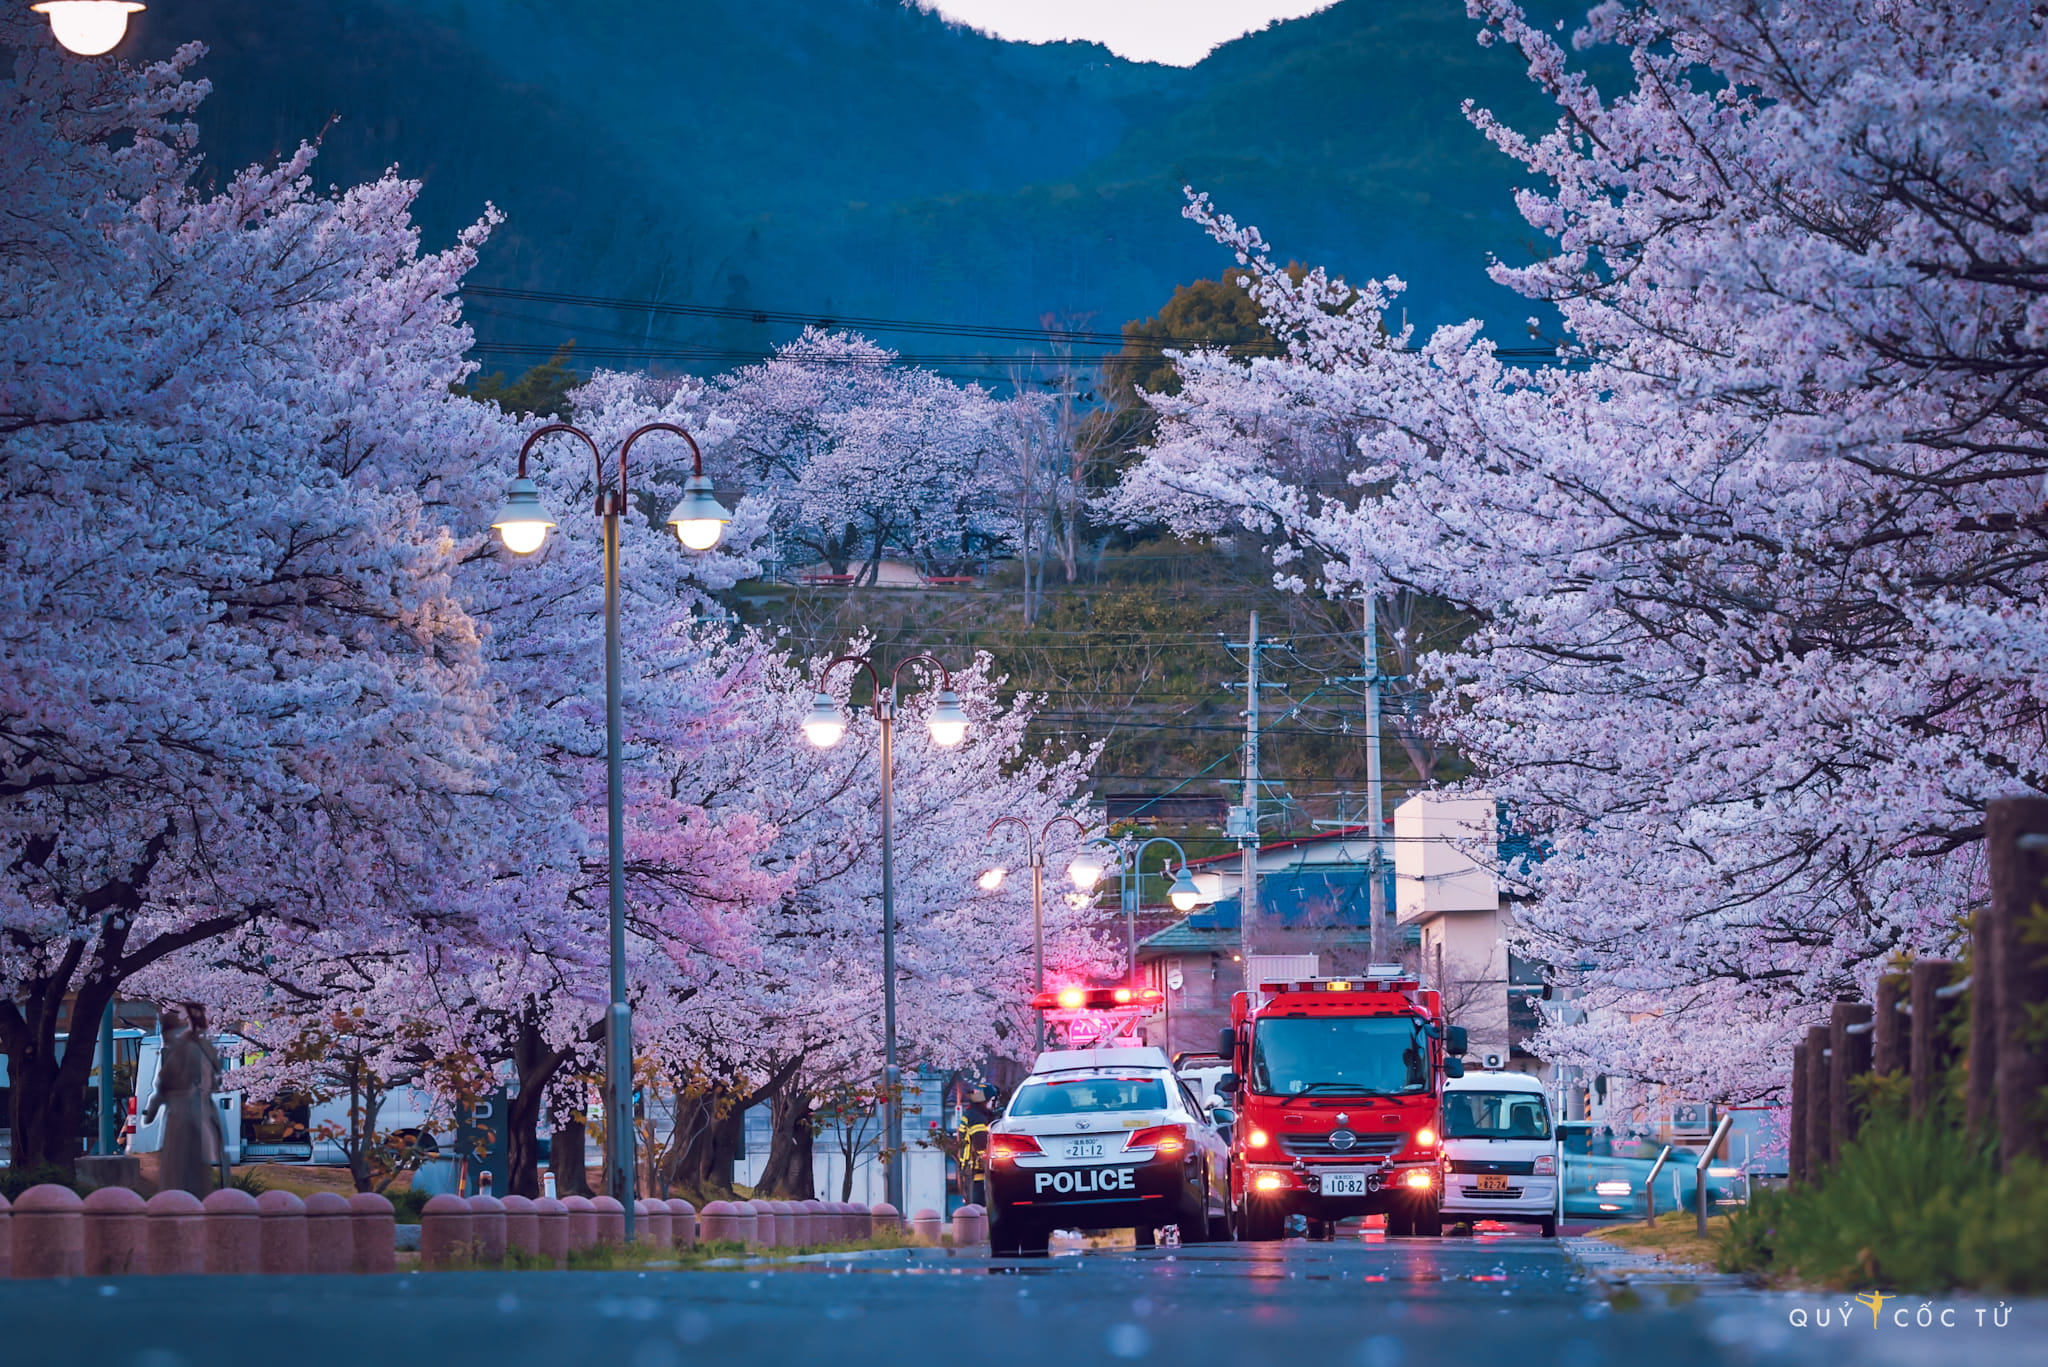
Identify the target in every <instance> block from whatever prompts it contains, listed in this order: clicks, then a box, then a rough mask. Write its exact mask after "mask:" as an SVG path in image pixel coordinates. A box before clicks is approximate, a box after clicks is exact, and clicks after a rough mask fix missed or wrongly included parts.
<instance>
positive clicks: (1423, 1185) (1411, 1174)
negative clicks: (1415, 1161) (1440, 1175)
mask: <svg viewBox="0 0 2048 1367" xmlns="http://www.w3.org/2000/svg"><path fill="white" fill-rule="evenodd" d="M1401 1180H1402V1182H1403V1183H1405V1184H1406V1185H1407V1186H1408V1187H1409V1188H1410V1189H1412V1190H1414V1191H1427V1190H1429V1169H1428V1168H1410V1169H1409V1170H1408V1175H1407V1176H1406V1177H1404V1178H1402V1179H1401Z"/></svg>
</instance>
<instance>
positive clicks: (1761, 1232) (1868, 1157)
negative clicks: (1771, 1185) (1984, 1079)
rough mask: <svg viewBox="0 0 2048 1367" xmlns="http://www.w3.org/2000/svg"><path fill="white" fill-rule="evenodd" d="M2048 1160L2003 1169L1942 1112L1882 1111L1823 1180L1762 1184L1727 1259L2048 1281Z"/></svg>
mask: <svg viewBox="0 0 2048 1367" xmlns="http://www.w3.org/2000/svg"><path fill="white" fill-rule="evenodd" d="M2044 1228H2048V1168H2044V1167H2043V1166H2042V1165H2041V1164H2039V1163H2037V1162H2033V1161H2027V1160H2023V1161H2021V1162H2018V1163H2015V1164H2014V1165H2013V1166H2012V1167H2011V1168H2009V1169H2007V1170H2005V1171H2003V1172H2001V1171H2000V1170H1999V1168H1998V1165H1997V1163H1996V1162H1995V1161H1994V1160H1993V1157H1992V1154H1991V1152H1990V1150H1989V1149H1988V1148H1987V1147H1985V1146H1984V1145H1980V1144H1972V1143H1970V1142H1969V1141H1968V1140H1966V1139H1965V1138H1964V1137H1963V1136H1962V1135H1961V1134H1960V1133H1959V1132H1957V1131H1956V1130H1955V1129H1953V1128H1952V1127H1950V1126H1948V1125H1945V1124H1942V1123H1939V1122H1935V1121H1925V1120H1923V1121H1901V1120H1897V1119H1893V1118H1890V1117H1880V1118H1878V1119H1876V1120H1873V1121H1872V1122H1871V1123H1870V1124H1869V1125H1868V1126H1866V1127H1865V1129H1864V1130H1863V1133H1862V1134H1861V1135H1859V1136H1858V1138H1857V1139H1856V1140H1855V1141H1854V1142H1853V1143H1850V1144H1848V1145H1847V1146H1845V1147H1844V1149H1843V1151H1842V1155H1841V1157H1840V1158H1839V1159H1838V1160H1837V1161H1836V1162H1835V1163H1834V1165H1833V1166H1832V1167H1830V1168H1829V1169H1828V1170H1827V1171H1826V1172H1825V1173H1824V1174H1823V1175H1822V1176H1821V1177H1820V1179H1819V1180H1818V1181H1815V1182H1810V1183H1807V1184H1806V1185H1804V1186H1798V1187H1791V1188H1788V1189H1786V1190H1782V1191H1759V1192H1757V1193H1756V1194H1755V1197H1754V1199H1753V1201H1752V1203H1751V1204H1750V1206H1749V1207H1748V1208H1747V1209H1745V1210H1742V1211H1740V1212H1738V1213H1737V1214H1736V1215H1735V1217H1734V1218H1733V1219H1732V1220H1731V1221H1730V1222H1729V1225H1728V1228H1727V1230H1726V1232H1725V1233H1724V1235H1723V1237H1722V1239H1721V1243H1720V1247H1719V1249H1718V1259H1717V1261H1718V1265H1719V1266H1720V1267H1721V1268H1722V1270H1724V1271H1729V1272H1756V1273H1761V1274H1763V1275H1765V1276H1767V1277H1770V1278H1772V1279H1774V1280H1778V1281H1781V1282H1785V1283H1792V1284H1804V1285H1818V1286H1826V1287H1833V1288H1841V1289H1852V1288H1863V1287H1876V1288H1881V1289H1884V1290H1897V1291H1901V1292H1908V1293H1927V1292H1939V1291H1950V1290H1956V1289H1961V1288H1969V1289H1973V1290H1984V1291H2011V1292H2019V1293H2022V1294H2027V1293H2040V1292H2043V1291H2048V1239H2043V1237H2042V1234H2041V1231H2042V1230H2043V1229H2044Z"/></svg>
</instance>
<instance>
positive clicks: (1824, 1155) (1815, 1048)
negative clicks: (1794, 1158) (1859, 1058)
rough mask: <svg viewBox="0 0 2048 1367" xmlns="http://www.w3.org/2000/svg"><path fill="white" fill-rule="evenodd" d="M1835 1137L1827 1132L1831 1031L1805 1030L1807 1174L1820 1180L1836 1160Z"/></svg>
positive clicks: (1816, 1028)
mask: <svg viewBox="0 0 2048 1367" xmlns="http://www.w3.org/2000/svg"><path fill="white" fill-rule="evenodd" d="M1834 1156H1835V1149H1834V1143H1833V1136H1832V1135H1831V1134H1830V1133H1829V1131H1828V1028H1827V1027H1826V1026H1825V1025H1813V1026H1808V1027H1807V1030H1806V1171H1807V1175H1808V1176H1810V1177H1819V1176H1820V1175H1821V1173H1823V1172H1824V1171H1826V1170H1827V1166H1828V1164H1829V1163H1830V1162H1832V1161H1833V1160H1834Z"/></svg>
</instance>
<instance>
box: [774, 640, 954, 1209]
mask: <svg viewBox="0 0 2048 1367" xmlns="http://www.w3.org/2000/svg"><path fill="white" fill-rule="evenodd" d="M918 663H924V664H928V665H930V666H931V667H932V668H933V669H936V670H938V671H939V696H938V698H937V700H936V701H934V702H933V704H932V714H931V716H930V717H929V718H928V719H927V722H926V724H927V725H928V726H929V727H930V729H931V735H932V744H934V745H941V746H945V747H947V748H948V749H950V748H952V747H953V746H955V745H958V744H960V742H961V741H963V740H966V739H967V714H966V713H965V712H963V711H962V710H961V709H960V699H959V697H958V696H957V695H956V694H955V693H954V692H953V676H952V675H951V674H949V673H947V672H946V667H945V666H944V665H942V664H940V663H939V662H938V661H937V660H936V659H933V658H932V657H931V656H929V655H913V656H911V657H910V658H909V659H907V660H904V661H902V662H901V663H899V664H898V665H897V666H896V668H895V670H894V671H893V672H892V673H891V674H890V675H889V691H888V693H887V694H884V693H883V692H882V676H881V674H880V673H878V672H877V671H876V669H875V666H874V662H873V661H871V660H867V659H864V658H863V657H861V656H859V655H841V656H840V657H839V658H838V659H836V660H834V661H832V662H831V663H830V664H828V665H826V666H825V671H824V673H822V674H820V675H819V676H818V696H817V697H816V698H815V699H813V700H812V703H811V712H810V715H809V716H807V717H805V718H804V722H803V730H804V736H805V738H806V739H808V740H809V741H810V742H811V744H813V745H815V746H817V747H818V748H819V749H820V750H829V749H831V748H832V747H833V746H835V745H837V744H839V742H840V741H841V740H842V739H844V738H845V736H846V714H845V713H844V712H843V711H842V710H841V709H840V706H839V704H838V703H836V702H834V701H833V700H832V695H831V694H830V693H828V692H826V691H825V684H826V682H827V681H828V680H829V679H830V678H831V675H832V671H833V670H835V669H837V668H838V667H839V666H840V665H843V664H852V665H858V666H859V667H860V668H862V669H864V670H866V671H867V675H868V682H869V683H870V684H871V685H873V688H874V697H875V703H874V711H875V720H876V721H877V722H879V723H881V727H882V754H881V763H882V1082H883V1087H882V1133H883V1142H884V1144H885V1145H886V1154H885V1157H884V1160H883V1165H882V1173H883V1179H882V1180H883V1184H884V1187H885V1190H886V1196H887V1200H888V1202H889V1204H890V1205H892V1206H894V1207H896V1209H898V1210H902V1209H903V1166H902V1154H903V1105H902V1101H901V1098H899V1097H898V1095H897V1091H898V1085H899V1083H900V1082H901V1080H902V1077H901V1073H900V1072H899V1070H898V1069H897V1067H896V829H895V824H896V739H895V737H896V704H897V691H898V688H899V687H900V685H901V684H902V681H903V671H904V669H905V668H907V667H908V666H910V665H913V664H918Z"/></svg>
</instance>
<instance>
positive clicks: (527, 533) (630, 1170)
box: [491, 422, 732, 1242]
mask: <svg viewBox="0 0 2048 1367" xmlns="http://www.w3.org/2000/svg"><path fill="white" fill-rule="evenodd" d="M651 432H666V433H669V434H671V435H673V436H678V437H681V438H682V439H683V440H684V441H686V442H688V443H689V444H690V458H691V461H692V469H693V471H694V473H693V474H692V475H691V476H690V478H689V479H688V480H687V481H685V482H684V484H683V498H682V502H680V503H678V504H677V505H676V507H675V510H674V511H673V512H671V513H670V514H669V515H668V524H669V526H671V527H673V528H675V532H676V538H677V539H678V540H679V541H681V542H682V543H683V545H685V546H686V547H688V548H689V549H691V550H693V551H708V550H710V549H711V548H712V547H713V546H715V545H717V544H718V538H719V537H720V536H721V535H723V533H724V530H725V524H726V523H728V522H730V521H732V514H731V513H729V512H727V511H726V510H725V509H724V508H723V507H722V506H720V504H719V502H718V500H717V499H716V498H714V497H712V494H711V480H710V478H709V477H708V476H707V475H705V473H704V453H703V452H702V451H701V450H699V449H698V446H697V439H696V438H695V437H693V436H691V435H690V434H689V433H688V432H686V431H684V430H683V429H682V428H680V427H678V426H676V425H675V424H674V423H668V422H650V423H648V424H647V425H646V426H644V427H637V428H635V429H633V431H632V432H631V433H629V434H628V435H627V437H626V439H625V441H623V442H621V443H620V444H619V482H618V487H617V488H615V489H613V488H607V487H606V486H605V474H604V465H605V461H604V452H603V451H602V450H600V449H599V447H598V444H597V441H596V440H595V439H594V438H593V437H592V436H591V435H590V434H589V433H588V432H585V431H584V430H583V429H582V428H580V427H576V426H573V425H571V424H569V423H566V422H551V423H549V424H547V425H546V426H544V427H542V428H540V429H538V430H537V431H535V432H534V434H533V435H532V436H530V437H528V438H527V439H526V441H525V443H524V444H522V445H521V446H520V448H519V473H518V475H517V476H516V477H514V479H513V481H512V484H511V487H510V488H508V489H507V490H506V491H505V503H504V506H503V507H501V508H499V510H498V515H497V516H496V517H495V518H493V519H492V520H491V526H492V527H494V528H496V529H497V532H498V535H499V536H500V537H502V538H503V539H504V542H505V549H507V550H509V551H511V552H513V553H514V554H515V555H531V554H532V553H533V552H535V551H537V550H539V549H540V548H541V543H542V542H544V541H546V540H547V535H548V528H550V527H552V526H554V525H555V522H554V519H553V518H551V517H549V516H548V512H547V509H546V508H545V507H544V506H542V504H541V501H540V490H539V489H538V488H537V487H535V485H534V482H533V480H532V479H530V478H529V477H528V476H527V473H526V458H527V456H528V455H529V454H530V453H531V452H532V450H533V448H534V447H535V446H537V445H538V444H539V443H540V441H541V439H542V438H544V437H549V436H554V435H556V434H558V433H559V434H561V435H563V436H571V437H575V438H576V439H577V440H579V441H581V442H582V443H583V444H584V445H585V446H587V447H589V448H590V454H591V456H592V457H593V458H594V459H595V460H596V461H597V510H596V511H597V515H598V517H599V519H600V520H601V521H602V522H603V524H604V731H605V750H604V771H605V797H606V804H605V838H606V844H607V845H608V847H609V849H608V853H609V855H610V861H611V862H610V876H609V879H608V881H609V883H610V885H611V997H612V1000H611V1009H610V1010H609V1011H608V1012H607V1013H606V1017H605V1083H606V1091H607V1093H608V1095H607V1096H606V1098H605V1119H606V1122H607V1123H606V1125H605V1127H604V1130H605V1150H606V1156H605V1165H606V1185H607V1187H608V1189H609V1190H610V1191H611V1193H612V1195H614V1196H615V1197H617V1198H618V1201H619V1204H620V1205H622V1206H624V1207H625V1208H626V1239H627V1241H628V1242H631V1241H632V1238H633V1179H634V1177H635V1175H636V1174H635V1173H634V1167H635V1163H634V1156H633V1008H632V1006H631V1005H630V1004H629V1003H628V1001H627V999H626V794H625V781H624V769H623V767H622V766H623V761H622V745H623V737H622V734H621V733H622V731H623V729H624V728H623V725H622V723H621V721H620V717H619V519H620V518H621V517H623V516H624V515H625V512H626V455H627V453H628V452H630V451H631V450H632V449H633V443H634V442H636V441H638V440H640V438H642V437H644V436H646V435H648V434H649V433H651Z"/></svg>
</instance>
